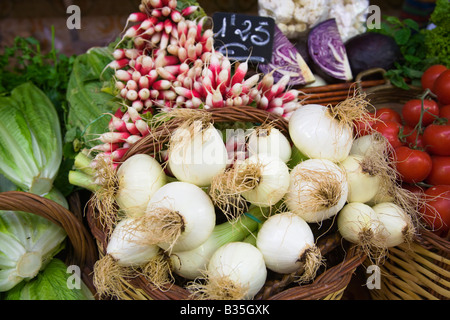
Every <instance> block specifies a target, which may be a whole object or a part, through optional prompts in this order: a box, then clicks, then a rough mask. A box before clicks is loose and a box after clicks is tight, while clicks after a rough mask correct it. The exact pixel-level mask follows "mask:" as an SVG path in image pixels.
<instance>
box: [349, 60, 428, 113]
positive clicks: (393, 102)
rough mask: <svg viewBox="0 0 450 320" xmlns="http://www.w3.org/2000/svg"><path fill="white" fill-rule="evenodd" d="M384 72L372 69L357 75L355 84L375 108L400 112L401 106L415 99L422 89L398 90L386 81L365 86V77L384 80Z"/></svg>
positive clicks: (411, 87) (410, 87)
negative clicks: (376, 77)
mask: <svg viewBox="0 0 450 320" xmlns="http://www.w3.org/2000/svg"><path fill="white" fill-rule="evenodd" d="M385 74H386V70H384V69H381V68H374V69H369V70H366V71H363V72H361V73H359V74H358V75H357V77H356V84H357V87H358V89H359V90H360V91H361V92H364V93H366V94H367V99H368V100H370V103H371V104H372V105H373V106H374V107H375V108H383V107H384V108H391V109H394V110H396V111H397V112H400V114H401V108H402V106H403V105H404V104H405V103H406V102H407V101H408V100H411V99H417V98H418V97H419V96H420V95H421V94H422V93H423V89H422V88H420V87H414V86H408V87H409V90H405V89H401V88H398V87H396V86H394V85H392V83H391V82H390V80H389V79H386V80H385V81H384V83H383V84H379V85H374V86H367V85H365V83H367V82H366V81H364V78H365V77H370V76H374V75H380V76H382V77H383V78H385Z"/></svg>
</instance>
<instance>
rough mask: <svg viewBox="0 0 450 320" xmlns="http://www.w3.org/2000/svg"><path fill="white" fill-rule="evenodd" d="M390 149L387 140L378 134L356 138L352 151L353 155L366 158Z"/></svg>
mask: <svg viewBox="0 0 450 320" xmlns="http://www.w3.org/2000/svg"><path fill="white" fill-rule="evenodd" d="M388 147H389V144H388V142H387V140H386V138H385V137H384V136H383V135H381V134H380V133H378V132H374V133H372V134H368V135H365V136H361V137H358V138H356V139H355V140H354V141H353V144H352V148H351V149H350V154H351V155H359V156H366V155H367V154H371V153H373V152H374V151H377V150H383V149H386V148H388Z"/></svg>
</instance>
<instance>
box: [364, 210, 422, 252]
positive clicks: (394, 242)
mask: <svg viewBox="0 0 450 320" xmlns="http://www.w3.org/2000/svg"><path fill="white" fill-rule="evenodd" d="M372 209H373V210H374V211H375V213H376V214H377V215H378V219H379V220H380V221H381V224H382V227H383V228H381V237H382V238H383V241H384V245H385V247H394V246H398V245H400V244H402V243H410V242H411V240H412V238H413V235H414V231H415V229H414V225H413V222H412V219H411V216H410V215H408V214H407V213H406V212H405V210H403V209H402V208H401V207H400V206H398V205H396V204H395V203H392V202H384V203H379V204H377V205H375V206H373V207H372Z"/></svg>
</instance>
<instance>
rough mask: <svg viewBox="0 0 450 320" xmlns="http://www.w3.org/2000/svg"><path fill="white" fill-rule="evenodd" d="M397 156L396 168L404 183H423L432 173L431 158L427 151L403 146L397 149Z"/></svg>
mask: <svg viewBox="0 0 450 320" xmlns="http://www.w3.org/2000/svg"><path fill="white" fill-rule="evenodd" d="M395 156H396V159H395V167H396V168H397V171H398V173H399V174H400V176H401V178H402V181H403V182H406V183H417V182H421V181H423V180H425V178H426V177H428V175H429V174H430V172H431V164H432V162H431V157H430V155H429V154H428V153H426V152H425V151H421V150H415V149H411V148H408V147H406V146H401V147H398V148H396V149H395Z"/></svg>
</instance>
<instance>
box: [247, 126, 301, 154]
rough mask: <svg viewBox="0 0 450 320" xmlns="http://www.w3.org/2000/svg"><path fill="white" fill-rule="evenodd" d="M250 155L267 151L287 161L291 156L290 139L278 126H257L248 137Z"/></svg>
mask: <svg viewBox="0 0 450 320" xmlns="http://www.w3.org/2000/svg"><path fill="white" fill-rule="evenodd" d="M248 151H249V156H252V155H254V154H261V153H266V154H269V155H271V156H273V157H278V158H280V159H281V160H282V161H283V162H285V163H287V162H288V161H289V160H290V158H291V153H292V150H291V145H290V143H289V140H288V139H287V138H286V137H285V136H284V134H282V133H281V131H280V130H278V129H277V128H267V129H265V128H257V129H255V130H253V131H252V132H251V133H250V135H249V138H248Z"/></svg>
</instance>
